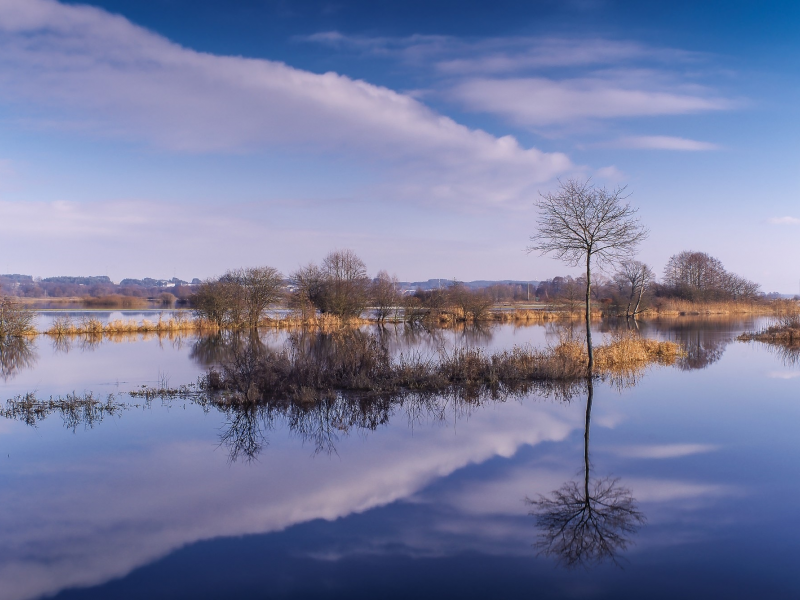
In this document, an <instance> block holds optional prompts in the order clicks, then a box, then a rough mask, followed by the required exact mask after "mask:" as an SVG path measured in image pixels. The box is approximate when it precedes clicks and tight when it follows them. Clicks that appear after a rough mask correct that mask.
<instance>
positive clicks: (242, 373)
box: [205, 330, 681, 404]
mask: <svg viewBox="0 0 800 600" xmlns="http://www.w3.org/2000/svg"><path fill="white" fill-rule="evenodd" d="M595 353H596V357H597V358H596V370H595V373H596V374H597V375H599V376H601V377H612V376H615V375H622V376H632V375H635V374H636V373H637V372H639V371H641V370H642V369H644V368H645V367H647V366H648V365H650V364H653V363H661V364H671V363H673V362H674V361H675V360H676V359H677V358H678V357H679V356H680V353H681V351H680V347H679V346H678V345H677V344H675V343H673V342H658V341H655V340H647V339H643V338H639V337H637V336H634V335H633V334H620V335H617V336H615V337H614V338H613V339H612V340H611V341H610V342H609V343H607V344H604V345H602V346H599V347H597V348H596V349H595ZM587 359H588V357H587V353H586V350H585V346H584V345H583V343H582V342H581V341H579V340H575V339H572V338H567V337H564V338H562V339H561V340H560V341H559V342H558V343H557V344H555V345H553V346H549V347H547V348H534V347H531V346H522V347H520V346H517V347H514V348H513V349H511V350H503V351H499V352H494V353H489V352H487V351H486V350H484V349H482V348H479V347H469V346H462V347H457V348H453V349H445V348H440V349H439V350H438V352H436V354H425V353H423V352H421V351H419V350H412V351H410V352H406V353H402V352H401V353H399V354H397V355H396V356H393V355H392V353H391V352H390V350H389V349H388V348H387V346H386V345H385V344H384V343H383V342H382V340H381V338H380V336H378V335H376V334H371V333H367V332H363V331H359V330H341V331H337V332H334V333H331V334H326V333H308V332H296V333H291V334H290V335H289V338H288V340H287V342H286V344H285V346H284V348H283V349H280V350H274V349H271V348H267V347H264V346H262V345H261V344H259V343H257V342H256V341H253V342H251V343H249V344H247V345H246V346H245V347H244V348H241V349H238V350H237V351H236V352H234V353H233V355H232V356H231V357H230V358H229V359H228V360H226V361H224V362H223V363H222V365H221V367H220V368H219V369H216V368H214V369H212V370H210V371H209V373H208V375H207V376H206V379H205V385H206V386H207V388H208V389H209V390H218V391H221V392H223V394H222V395H221V396H220V399H219V402H225V403H231V404H257V403H259V402H266V401H271V400H276V399H278V400H280V399H283V400H288V401H293V402H301V403H302V402H306V401H315V400H317V399H318V398H320V397H324V396H335V395H337V394H340V393H357V394H360V395H362V396H379V395H386V394H398V393H409V392H410V393H440V392H443V391H446V390H451V391H456V392H458V393H459V394H460V395H462V396H464V397H467V398H469V397H478V396H481V395H488V396H491V397H495V398H497V397H504V396H508V395H513V394H522V393H528V392H531V391H538V392H545V393H547V392H551V391H552V392H556V393H558V391H559V390H564V389H565V388H569V386H570V385H572V384H574V383H577V382H580V381H583V380H584V379H585V377H586V363H587Z"/></svg>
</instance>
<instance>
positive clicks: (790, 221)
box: [767, 216, 800, 225]
mask: <svg viewBox="0 0 800 600" xmlns="http://www.w3.org/2000/svg"><path fill="white" fill-rule="evenodd" d="M767 222H768V223H771V224H772V225H800V219H798V218H797V217H788V216H787V217H773V218H771V219H767Z"/></svg>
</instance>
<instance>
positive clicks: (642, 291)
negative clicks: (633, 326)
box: [633, 281, 644, 319]
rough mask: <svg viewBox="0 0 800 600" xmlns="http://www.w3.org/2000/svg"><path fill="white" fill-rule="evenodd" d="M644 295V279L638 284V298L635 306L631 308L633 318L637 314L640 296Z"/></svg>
mask: <svg viewBox="0 0 800 600" xmlns="http://www.w3.org/2000/svg"><path fill="white" fill-rule="evenodd" d="M643 295H644V281H642V283H641V285H640V286H639V299H638V300H636V308H634V309H633V318H634V319H635V318H636V315H637V314H639V304H641V302H642V296H643Z"/></svg>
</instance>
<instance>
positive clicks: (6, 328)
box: [0, 296, 34, 339]
mask: <svg viewBox="0 0 800 600" xmlns="http://www.w3.org/2000/svg"><path fill="white" fill-rule="evenodd" d="M33 318H34V313H33V311H31V310H28V309H27V308H25V307H24V306H23V305H22V304H20V303H19V302H18V301H17V300H16V299H15V298H13V297H11V296H0V339H3V338H9V337H12V338H13V337H23V336H26V335H31V334H32V333H34V330H33Z"/></svg>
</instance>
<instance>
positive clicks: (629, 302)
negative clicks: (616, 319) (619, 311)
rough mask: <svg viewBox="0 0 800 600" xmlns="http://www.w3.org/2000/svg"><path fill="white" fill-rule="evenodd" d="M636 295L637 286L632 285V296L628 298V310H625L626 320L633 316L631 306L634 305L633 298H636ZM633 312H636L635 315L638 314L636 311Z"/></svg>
mask: <svg viewBox="0 0 800 600" xmlns="http://www.w3.org/2000/svg"><path fill="white" fill-rule="evenodd" d="M635 294H636V286H635V285H634V284H633V283H631V295H630V297H629V298H628V308H626V309H625V318H626V319H627V318H628V317H630V316H631V304H633V297H634V295H635ZM633 312H634V314H636V311H635V310H634V311H633Z"/></svg>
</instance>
